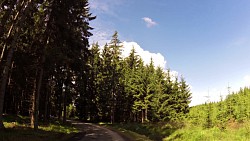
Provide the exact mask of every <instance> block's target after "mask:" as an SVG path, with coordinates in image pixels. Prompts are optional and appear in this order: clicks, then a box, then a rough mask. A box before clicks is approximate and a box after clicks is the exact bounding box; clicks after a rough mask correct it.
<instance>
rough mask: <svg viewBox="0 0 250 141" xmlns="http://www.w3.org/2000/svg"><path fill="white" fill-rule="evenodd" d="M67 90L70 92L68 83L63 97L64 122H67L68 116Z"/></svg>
mask: <svg viewBox="0 0 250 141" xmlns="http://www.w3.org/2000/svg"><path fill="white" fill-rule="evenodd" d="M67 92H68V86H67V84H66V88H65V91H64V97H63V123H66V118H67Z"/></svg>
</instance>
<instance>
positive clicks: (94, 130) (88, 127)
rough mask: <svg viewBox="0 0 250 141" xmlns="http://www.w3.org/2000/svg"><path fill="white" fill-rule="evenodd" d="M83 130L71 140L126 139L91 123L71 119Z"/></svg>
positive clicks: (123, 140)
mask: <svg viewBox="0 0 250 141" xmlns="http://www.w3.org/2000/svg"><path fill="white" fill-rule="evenodd" d="M71 122H72V124H73V125H74V126H75V127H76V128H78V129H79V130H80V131H81V132H80V133H78V134H77V135H76V136H75V137H74V138H72V139H71V141H126V139H124V138H123V137H121V136H120V135H119V134H118V133H116V132H114V131H111V130H109V129H107V128H105V127H101V126H98V125H94V124H91V123H82V122H78V121H71Z"/></svg>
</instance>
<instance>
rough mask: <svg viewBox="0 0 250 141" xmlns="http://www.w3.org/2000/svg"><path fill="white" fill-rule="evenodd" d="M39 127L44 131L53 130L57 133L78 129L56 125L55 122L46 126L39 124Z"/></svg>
mask: <svg viewBox="0 0 250 141" xmlns="http://www.w3.org/2000/svg"><path fill="white" fill-rule="evenodd" d="M39 129H41V130H44V131H53V132H59V133H66V134H70V133H77V132H78V130H77V129H76V128H74V127H70V126H64V125H56V124H49V125H48V126H39Z"/></svg>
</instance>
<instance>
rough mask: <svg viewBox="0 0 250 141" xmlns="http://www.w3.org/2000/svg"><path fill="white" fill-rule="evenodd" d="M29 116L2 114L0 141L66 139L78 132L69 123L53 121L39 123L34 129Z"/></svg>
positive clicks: (60, 140) (55, 140) (61, 140)
mask: <svg viewBox="0 0 250 141" xmlns="http://www.w3.org/2000/svg"><path fill="white" fill-rule="evenodd" d="M29 122H30V119H29V117H22V116H10V115H7V116H4V126H5V128H6V129H5V130H2V131H0V141H44V140H46V141H66V140H68V139H70V138H71V137H72V136H74V135H75V133H77V132H78V130H77V129H76V128H74V127H73V126H71V124H69V123H68V124H66V125H64V124H61V123H60V122H57V121H53V123H50V124H42V123H41V124H40V125H39V127H38V130H37V131H35V130H34V129H33V128H31V126H30V123H29Z"/></svg>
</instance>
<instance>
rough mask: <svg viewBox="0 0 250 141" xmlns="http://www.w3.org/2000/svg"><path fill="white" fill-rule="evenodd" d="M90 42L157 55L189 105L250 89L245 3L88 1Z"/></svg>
mask: <svg viewBox="0 0 250 141" xmlns="http://www.w3.org/2000/svg"><path fill="white" fill-rule="evenodd" d="M89 3H90V11H91V12H92V13H93V15H96V16H97V19H96V20H94V21H92V22H91V26H92V27H94V28H95V30H93V33H94V36H93V37H91V42H94V41H99V42H100V44H104V43H105V42H108V41H109V39H110V36H111V35H112V34H113V33H114V31H118V33H119V35H120V40H121V41H126V42H128V43H129V42H133V43H135V44H136V45H139V47H141V48H142V49H143V50H145V51H148V52H151V53H155V54H156V53H158V55H159V53H160V55H161V56H163V57H164V59H165V61H166V64H165V65H166V68H170V69H171V70H174V71H177V72H178V74H181V75H183V76H184V77H185V79H186V81H187V83H189V84H190V85H191V91H192V93H193V95H192V97H193V98H192V103H191V105H196V104H201V103H204V102H205V101H206V100H207V99H206V98H205V96H206V95H208V94H209V95H210V100H211V101H216V100H219V97H220V95H223V96H224V97H225V95H226V94H227V87H228V85H229V86H230V87H231V91H236V90H238V89H239V88H240V87H243V86H250V8H249V7H250V1H249V0H237V1H236V0H206V1H205V0H157V1H156V0H154V1H153V0H89Z"/></svg>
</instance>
